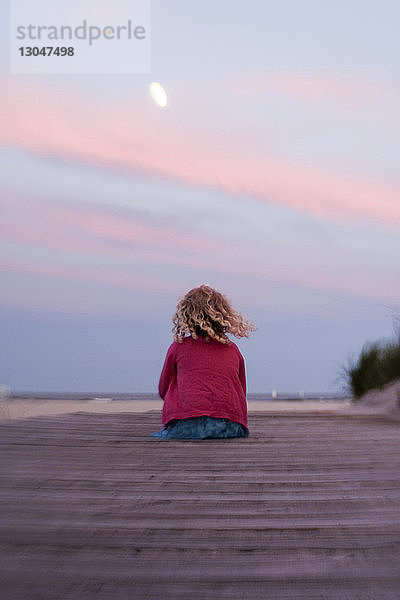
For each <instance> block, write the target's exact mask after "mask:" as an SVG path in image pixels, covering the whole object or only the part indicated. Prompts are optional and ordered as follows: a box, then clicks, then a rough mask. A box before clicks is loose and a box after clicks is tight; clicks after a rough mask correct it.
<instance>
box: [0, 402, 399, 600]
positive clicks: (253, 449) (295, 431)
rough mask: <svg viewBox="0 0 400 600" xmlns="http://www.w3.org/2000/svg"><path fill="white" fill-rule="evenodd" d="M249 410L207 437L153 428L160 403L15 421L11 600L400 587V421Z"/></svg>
mask: <svg viewBox="0 0 400 600" xmlns="http://www.w3.org/2000/svg"><path fill="white" fill-rule="evenodd" d="M249 423H250V429H251V437H250V438H248V439H240V440H226V441H211V440H210V441H204V442H168V441H161V440H157V439H152V438H149V437H148V434H149V433H150V432H151V431H154V430H156V429H158V428H159V427H158V425H159V414H158V413H145V414H102V415H96V414H83V413H79V414H73V415H63V416H57V417H38V418H34V419H27V420H21V421H9V422H6V423H3V424H1V425H0V445H1V448H0V457H1V458H0V461H1V491H0V502H1V511H0V531H1V582H0V598H1V600H59V599H68V600H80V599H92V598H96V599H99V600H101V599H105V598H107V599H112V600H136V599H138V600H141V599H151V600H153V599H154V600H155V599H157V600H164V599H165V600H169V599H174V600H181V599H182V600H197V599H199V600H200V599H202V600H211V599H215V598H218V599H229V600H236V599H246V600H247V599H248V600H258V599H263V600H265V599H271V600H283V599H285V600H295V599H300V598H301V599H307V600H314V599H315V600H317V599H318V600H321V599H322V600H323V599H326V600H330V599H337V600H389V599H390V600H399V599H400V427H399V424H398V423H397V424H396V423H393V422H391V421H389V420H387V419H385V418H383V417H366V416H346V417H344V416H340V415H334V414H332V415H316V414H315V415H310V414H308V415H307V414H299V413H297V414H292V415H287V414H275V415H271V414H268V415H263V414H253V415H251V416H250V420H249Z"/></svg>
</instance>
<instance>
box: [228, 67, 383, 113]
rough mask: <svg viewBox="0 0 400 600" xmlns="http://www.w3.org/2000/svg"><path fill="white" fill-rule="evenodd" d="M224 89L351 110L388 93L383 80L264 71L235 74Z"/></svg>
mask: <svg viewBox="0 0 400 600" xmlns="http://www.w3.org/2000/svg"><path fill="white" fill-rule="evenodd" d="M226 88H227V89H229V90H232V91H235V92H236V93H242V94H256V95H260V96H266V95H270V94H274V93H279V94H285V95H288V96H292V97H294V98H297V99H299V100H302V101H306V102H311V103H315V102H321V101H325V102H329V103H334V104H338V105H340V106H341V107H343V108H349V109H354V108H358V107H360V106H363V105H366V104H371V103H375V102H378V101H379V100H380V99H382V98H384V97H385V95H386V94H387V93H388V87H387V86H386V84H385V83H383V82H382V80H380V79H379V80H378V79H376V78H375V80H367V79H365V78H364V79H360V78H359V77H356V76H354V75H351V74H347V75H343V74H340V75H339V74H335V73H330V72H324V71H320V72H306V71H299V72H293V71H287V72H273V71H271V72H268V71H266V72H263V73H250V74H246V75H243V76H241V75H240V74H238V75H236V76H235V78H234V80H231V81H229V82H227V84H226Z"/></svg>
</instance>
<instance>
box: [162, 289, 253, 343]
mask: <svg viewBox="0 0 400 600" xmlns="http://www.w3.org/2000/svg"><path fill="white" fill-rule="evenodd" d="M172 321H173V323H174V326H173V328H172V333H173V334H174V340H175V341H177V342H180V343H182V342H183V339H184V338H185V337H186V336H187V335H191V336H192V338H194V339H195V340H196V339H197V338H198V337H199V336H203V337H204V338H205V340H206V341H210V339H213V340H216V341H218V342H221V343H222V344H228V343H229V338H228V337H227V335H226V334H227V333H231V334H232V335H234V336H235V337H237V338H240V337H249V334H250V332H251V331H255V329H256V328H255V327H254V325H253V323H251V322H250V321H247V320H246V319H245V318H244V317H243V316H242V315H241V314H240V313H239V312H237V311H236V310H235V309H234V308H233V307H232V305H231V303H230V302H229V300H228V299H227V298H226V297H225V296H224V295H223V294H221V293H220V292H217V290H214V289H213V288H212V287H210V286H209V285H206V284H203V285H200V286H199V287H197V288H193V289H192V290H190V291H189V292H187V294H185V295H184V296H183V297H182V298H181V299H180V300H179V302H178V306H177V308H176V313H175V314H174V316H173V318H172Z"/></svg>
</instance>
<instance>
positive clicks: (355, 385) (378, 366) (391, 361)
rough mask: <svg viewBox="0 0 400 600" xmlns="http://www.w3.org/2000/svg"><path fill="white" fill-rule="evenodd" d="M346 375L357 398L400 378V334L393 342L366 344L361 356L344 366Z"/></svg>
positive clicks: (348, 383)
mask: <svg viewBox="0 0 400 600" xmlns="http://www.w3.org/2000/svg"><path fill="white" fill-rule="evenodd" d="M344 375H345V379H346V382H347V385H348V386H349V388H350V390H351V392H352V394H353V396H354V397H355V398H360V397H361V396H362V395H363V394H365V393H366V392H368V391H369V390H374V389H382V388H383V387H384V386H385V385H386V384H388V383H390V382H391V381H394V380H395V379H399V378H400V334H398V339H396V340H394V341H391V342H386V343H384V342H375V343H373V344H366V345H365V346H364V347H363V348H362V350H361V353H360V355H359V357H358V358H357V359H356V360H355V361H350V363H349V365H348V366H347V367H345V368H344Z"/></svg>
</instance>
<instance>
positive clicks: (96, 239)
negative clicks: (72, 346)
mask: <svg viewBox="0 0 400 600" xmlns="http://www.w3.org/2000/svg"><path fill="white" fill-rule="evenodd" d="M3 203H4V205H5V207H6V208H7V210H6V211H5V218H4V219H3V220H2V221H1V222H0V233H1V234H2V237H3V238H4V239H7V240H9V241H12V242H17V243H20V244H21V243H22V244H24V245H28V248H27V251H28V252H29V246H33V247H41V248H45V249H47V250H51V251H52V252H51V253H50V254H48V255H46V259H45V263H47V264H43V258H39V259H38V258H36V259H32V258H29V259H28V260H26V261H23V260H21V259H20V260H14V261H10V260H8V261H4V262H3V263H2V264H0V269H1V268H2V269H3V270H7V271H15V272H23V273H26V274H31V275H34V274H36V275H37V276H46V277H52V278H62V279H66V280H76V281H78V282H79V281H85V282H92V283H101V284H106V285H109V286H111V287H114V288H115V287H116V288H122V289H141V290H148V291H154V290H156V291H157V290H158V291H160V290H163V291H173V290H175V288H176V280H177V279H179V267H186V268H187V267H189V268H190V269H193V273H199V274H201V275H200V278H201V277H202V276H203V275H204V273H210V274H212V273H215V274H219V273H223V274H225V275H232V276H234V277H235V278H236V279H237V278H242V279H243V281H250V280H251V279H252V278H253V284H254V280H257V281H258V282H259V284H261V282H265V283H267V282H270V283H272V284H274V283H276V282H277V283H278V284H281V283H283V284H289V285H294V286H299V287H300V288H304V287H309V288H311V289H315V290H326V291H334V292H340V293H345V294H350V295H362V296H364V297H367V298H371V299H374V300H382V299H384V300H385V301H395V300H396V298H397V297H398V296H399V295H400V282H399V279H398V278H397V277H395V276H394V275H393V276H392V275H391V273H390V272H386V273H382V272H380V271H379V272H376V270H375V271H374V274H373V276H372V277H371V274H370V272H369V271H367V270H366V269H365V268H364V269H363V270H361V271H359V272H354V269H352V270H346V269H342V268H339V267H340V265H339V266H336V267H335V266H334V265H331V266H330V268H329V269H323V268H322V267H318V266H313V265H311V264H308V265H307V266H304V268H302V269H301V270H299V269H298V268H297V267H296V266H295V265H290V264H288V262H287V260H286V259H285V258H284V257H282V256H279V254H278V255H276V253H275V254H274V255H273V257H272V258H271V257H269V258H267V257H266V256H264V255H263V254H260V252H259V249H258V248H257V247H256V248H254V249H251V248H249V249H248V248H245V247H243V245H240V244H238V245H235V246H233V245H232V244H231V245H222V244H221V243H219V242H215V241H213V240H208V239H206V238H203V237H201V236H199V235H194V236H193V239H192V240H191V239H190V236H183V235H181V234H180V232H178V231H177V230H175V229H173V228H170V227H169V226H168V227H162V226H161V225H158V226H150V225H148V224H142V223H140V222H135V221H134V220H133V219H131V218H124V219H122V218H121V217H120V216H118V215H112V214H111V215H110V214H109V213H107V212H104V211H102V210H101V209H99V208H97V209H96V210H97V211H98V212H97V213H94V212H91V211H89V210H88V209H87V208H84V209H80V208H78V207H75V208H74V209H71V208H70V207H64V206H59V205H57V206H55V205H51V204H49V203H47V202H43V201H36V202H33V203H32V202H31V203H30V204H29V203H28V201H27V199H26V198H22V199H21V198H17V197H15V196H13V197H11V196H4V197H3ZM153 238H157V243H156V244H155V245H154V246H153V245H152V242H153ZM59 252H62V253H63V254H64V257H63V258H62V263H63V264H62V265H61V264H60V255H59V254H58V253H59ZM29 255H30V252H29ZM68 255H69V257H70V258H68ZM39 256H40V255H39ZM77 257H78V258H79V262H78V263H76V258H77ZM87 257H89V258H90V257H95V258H96V259H99V261H98V262H97V263H96V262H95V263H94V264H93V261H92V260H90V266H85V260H86V258H87ZM104 258H107V259H111V260H114V264H115V268H114V269H111V268H110V267H108V268H107V267H106V268H104V260H103V259H104ZM121 259H123V262H122V263H121ZM132 259H134V261H135V262H134V263H132ZM137 260H140V261H141V262H142V264H143V266H146V265H147V266H148V267H150V268H151V266H152V265H153V266H155V267H156V268H157V270H158V272H159V273H160V277H158V276H157V277H151V276H150V277H143V276H142V274H141V271H142V269H138V268H137V266H136V261H137ZM49 263H50V264H49ZM71 263H72V264H71ZM167 265H168V266H169V267H172V268H173V269H174V270H173V274H172V277H173V282H171V280H170V279H168V277H167V275H164V276H163V275H162V268H163V266H167ZM137 273H138V275H137Z"/></svg>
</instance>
